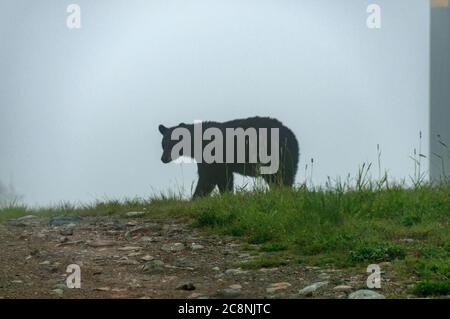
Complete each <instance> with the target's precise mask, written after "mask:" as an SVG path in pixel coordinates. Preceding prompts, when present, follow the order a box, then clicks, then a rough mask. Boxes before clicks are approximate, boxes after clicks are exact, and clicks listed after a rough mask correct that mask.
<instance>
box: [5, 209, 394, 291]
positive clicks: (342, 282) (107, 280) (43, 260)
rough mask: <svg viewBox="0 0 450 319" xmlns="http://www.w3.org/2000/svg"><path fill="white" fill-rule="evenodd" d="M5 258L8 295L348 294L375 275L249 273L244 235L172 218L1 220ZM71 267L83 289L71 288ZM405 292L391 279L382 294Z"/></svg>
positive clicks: (307, 270) (295, 270)
mask: <svg viewBox="0 0 450 319" xmlns="http://www.w3.org/2000/svg"><path fill="white" fill-rule="evenodd" d="M0 256H1V258H0V298H18V297H20V298H223V297H225V298H311V297H313V298H314V297H315V298H324V297H325V298H348V295H349V293H351V292H353V291H355V290H357V289H363V288H364V287H365V282H366V278H367V277H366V276H367V275H366V274H364V273H362V274H357V275H354V276H349V275H348V274H346V273H345V271H341V270H336V269H319V268H317V267H307V266H304V265H292V264H291V265H287V266H282V267H278V268H272V269H255V270H241V269H239V268H236V267H237V265H238V264H239V263H240V262H243V261H246V260H251V259H252V258H254V257H253V256H252V255H251V254H249V253H248V252H245V251H243V250H242V248H241V245H240V244H239V242H238V241H237V240H236V239H234V238H231V237H226V238H223V237H218V236H217V237H211V236H205V235H204V234H202V233H201V232H199V231H198V230H196V229H192V228H191V227H189V226H188V222H187V221H183V220H171V219H164V220H157V221H152V222H149V221H148V220H144V219H140V218H135V219H133V218H128V219H117V218H111V217H83V218H82V219H79V218H78V217H74V218H64V217H57V218H52V219H48V218H40V217H39V218H38V217H31V216H30V217H26V218H21V219H18V220H13V221H8V222H4V223H1V224H0ZM70 264H77V265H79V266H80V268H81V288H80V289H69V288H67V286H66V276H67V275H68V274H67V273H66V267H67V266H68V265H70ZM316 283H319V284H317V285H315V286H314V287H312V288H309V289H310V290H312V292H311V293H308V292H304V293H299V291H300V290H301V289H303V288H305V287H307V286H309V285H311V284H316ZM320 286H321V287H320ZM349 286H350V287H349ZM399 289H400V290H401V289H402V288H401V287H397V285H395V284H393V283H392V282H386V284H385V285H383V289H382V292H381V293H384V294H385V295H386V296H388V297H389V296H392V295H395V294H396V293H397V290H399Z"/></svg>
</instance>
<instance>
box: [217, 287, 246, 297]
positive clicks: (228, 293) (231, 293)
mask: <svg viewBox="0 0 450 319" xmlns="http://www.w3.org/2000/svg"><path fill="white" fill-rule="evenodd" d="M217 294H218V295H219V296H220V297H222V298H234V297H238V296H239V295H240V294H241V290H240V289H233V288H224V289H219V290H218V291H217Z"/></svg>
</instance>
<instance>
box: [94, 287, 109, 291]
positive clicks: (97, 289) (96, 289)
mask: <svg viewBox="0 0 450 319" xmlns="http://www.w3.org/2000/svg"><path fill="white" fill-rule="evenodd" d="M94 290H95V291H110V290H111V288H109V287H97V288H95V289H94Z"/></svg>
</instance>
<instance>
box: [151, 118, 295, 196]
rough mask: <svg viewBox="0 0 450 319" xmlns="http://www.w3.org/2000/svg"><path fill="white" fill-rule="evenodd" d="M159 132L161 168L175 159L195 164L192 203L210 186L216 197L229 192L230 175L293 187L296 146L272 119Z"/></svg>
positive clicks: (290, 134)
mask: <svg viewBox="0 0 450 319" xmlns="http://www.w3.org/2000/svg"><path fill="white" fill-rule="evenodd" d="M159 131H160V133H161V134H162V135H163V138H162V148H163V155H162V157H161V161H162V162H163V163H169V162H171V161H174V160H176V159H177V158H178V157H180V156H187V157H190V158H193V159H195V160H196V162H197V168H198V175H199V179H198V183H197V187H196V189H195V193H194V198H195V197H198V196H205V195H208V194H210V193H211V192H212V191H213V190H214V188H215V187H216V186H218V188H219V190H220V192H221V193H223V192H225V191H232V190H233V173H238V174H241V175H245V176H251V177H256V176H261V177H262V178H263V179H264V180H265V181H266V182H267V183H268V184H269V186H274V185H280V186H292V185H293V184H294V180H295V174H296V172H297V166H298V160H299V146H298V142H297V139H296V137H295V135H294V133H293V132H292V131H291V130H290V129H289V128H287V127H286V126H284V125H283V124H282V123H281V122H280V121H278V120H276V119H273V118H269V117H251V118H247V119H238V120H233V121H228V122H222V123H219V122H202V123H195V124H184V123H180V124H179V125H177V126H174V127H170V128H168V127H165V126H164V125H159ZM213 137H214V138H213ZM272 150H273V151H272ZM264 165H266V166H264ZM267 165H269V166H267Z"/></svg>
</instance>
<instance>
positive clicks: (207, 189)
mask: <svg viewBox="0 0 450 319" xmlns="http://www.w3.org/2000/svg"><path fill="white" fill-rule="evenodd" d="M211 178H212V176H207V175H206V174H202V173H200V172H199V177H198V182H197V187H196V188H195V192H194V198H197V197H201V196H207V195H209V194H211V192H212V191H213V189H214V187H216V183H215V182H214V181H212V180H211Z"/></svg>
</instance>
